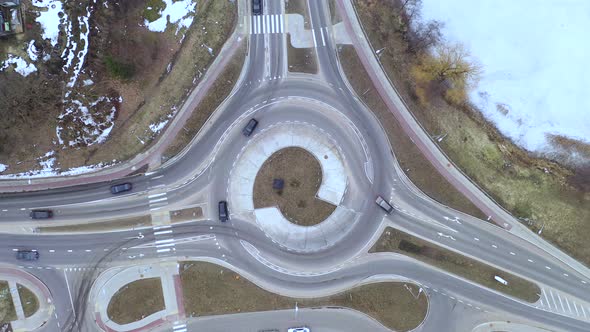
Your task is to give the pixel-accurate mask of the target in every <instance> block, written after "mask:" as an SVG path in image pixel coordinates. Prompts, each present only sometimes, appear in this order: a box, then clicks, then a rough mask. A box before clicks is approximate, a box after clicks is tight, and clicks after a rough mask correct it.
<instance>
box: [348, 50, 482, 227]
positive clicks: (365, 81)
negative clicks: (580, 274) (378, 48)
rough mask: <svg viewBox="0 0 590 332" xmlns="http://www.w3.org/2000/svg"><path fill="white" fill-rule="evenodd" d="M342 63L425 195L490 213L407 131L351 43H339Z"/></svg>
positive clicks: (474, 212)
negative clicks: (455, 183)
mask: <svg viewBox="0 0 590 332" xmlns="http://www.w3.org/2000/svg"><path fill="white" fill-rule="evenodd" d="M338 50H339V52H338V55H339V57H340V64H341V65H342V68H343V69H344V72H345V74H346V77H347V79H348V81H349V82H350V84H351V85H352V87H353V89H354V90H355V92H356V94H357V95H358V96H359V97H360V98H361V99H362V101H363V102H364V103H365V105H367V106H368V108H369V109H370V110H371V111H372V112H373V114H375V116H377V118H378V119H379V122H381V125H382V126H383V128H384V129H385V133H386V134H387V136H388V137H389V142H390V143H391V145H392V148H393V151H394V153H395V157H396V159H397V160H398V162H399V164H400V166H401V168H402V169H403V170H404V173H405V174H406V175H407V176H408V178H410V180H411V181H412V182H413V183H414V184H415V185H416V186H417V187H418V188H420V190H422V191H423V192H424V193H425V194H426V195H428V196H430V197H431V198H433V199H434V200H436V201H438V202H440V203H442V204H444V205H447V206H449V207H451V208H453V209H456V210H459V211H462V212H465V213H467V214H470V215H472V216H476V217H478V218H481V219H486V218H487V216H486V215H485V214H484V213H483V212H481V211H480V210H479V209H478V208H477V207H476V206H475V205H473V203H471V201H470V200H468V199H467V198H466V197H465V196H464V195H463V194H461V193H460V192H459V191H458V190H457V189H455V187H453V186H452V185H451V184H450V183H449V182H448V181H447V180H446V179H445V178H444V177H443V176H442V175H440V173H438V171H437V170H436V169H435V168H434V166H432V164H431V163H430V162H429V161H428V160H427V159H426V158H425V157H424V156H423V155H422V152H420V150H419V149H418V147H417V146H416V144H415V143H414V142H412V140H411V139H410V138H409V137H408V135H406V134H405V133H404V131H403V129H402V127H401V125H400V124H399V122H398V120H397V119H396V118H395V116H393V114H392V113H391V112H390V111H389V109H388V108H387V105H385V102H383V99H381V96H380V95H379V93H378V92H377V90H375V88H374V87H373V84H372V82H371V79H370V77H369V75H368V74H367V72H366V71H365V68H364V67H363V65H362V63H361V62H360V59H359V58H358V55H357V54H356V51H355V50H354V48H353V47H352V46H341V47H339V49H338Z"/></svg>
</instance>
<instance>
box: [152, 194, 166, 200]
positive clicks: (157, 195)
mask: <svg viewBox="0 0 590 332" xmlns="http://www.w3.org/2000/svg"><path fill="white" fill-rule="evenodd" d="M160 196H166V193H159V194H153V195H149V196H148V198H149V199H152V198H156V197H160Z"/></svg>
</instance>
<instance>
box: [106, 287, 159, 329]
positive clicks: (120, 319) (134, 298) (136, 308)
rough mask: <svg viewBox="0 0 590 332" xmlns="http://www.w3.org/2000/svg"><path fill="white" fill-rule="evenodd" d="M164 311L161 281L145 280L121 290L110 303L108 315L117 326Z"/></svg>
mask: <svg viewBox="0 0 590 332" xmlns="http://www.w3.org/2000/svg"><path fill="white" fill-rule="evenodd" d="M164 309H165V305H164V293H163V292H162V282H161V279H160V278H145V279H140V280H136V281H133V282H131V283H128V284H127V285H125V286H123V287H122V288H121V289H119V290H118V291H117V292H116V293H115V294H114V295H113V297H112V298H111V300H110V302H109V305H108V307H107V315H108V318H109V319H110V320H112V321H113V322H115V323H117V324H128V323H132V322H136V321H139V320H141V319H143V318H145V317H147V316H149V315H151V314H153V313H156V312H158V311H161V310H164Z"/></svg>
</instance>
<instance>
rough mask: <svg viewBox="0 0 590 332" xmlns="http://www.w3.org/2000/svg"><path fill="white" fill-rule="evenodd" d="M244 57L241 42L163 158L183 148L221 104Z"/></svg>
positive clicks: (165, 158) (237, 75) (243, 47)
mask: <svg viewBox="0 0 590 332" xmlns="http://www.w3.org/2000/svg"><path fill="white" fill-rule="evenodd" d="M245 58H246V45H245V44H244V43H242V45H241V46H240V50H238V52H236V54H235V55H234V58H233V59H232V60H231V61H230V62H229V63H228V64H227V66H226V67H225V69H224V71H223V73H221V75H220V76H219V77H218V78H217V80H216V81H215V83H213V86H212V87H211V89H209V92H208V93H207V95H206V96H205V97H204V98H203V100H202V101H201V103H199V105H198V106H197V107H196V108H195V109H194V110H193V112H192V114H191V116H190V117H189V119H188V120H187V121H186V123H185V125H184V127H183V130H182V131H180V132H179V133H178V135H176V137H175V138H174V141H173V142H172V143H171V144H170V146H169V147H168V148H167V149H166V151H164V153H163V155H162V159H163V160H168V159H170V158H172V157H174V156H175V155H177V154H178V153H179V152H180V151H182V149H183V148H185V147H186V146H187V145H188V144H189V143H190V141H191V140H192V139H193V137H195V135H197V133H198V132H199V130H200V129H201V128H202V127H203V125H204V124H205V122H206V121H207V119H209V117H210V116H211V114H213V112H214V111H215V110H216V109H217V108H218V107H219V105H221V103H222V102H223V101H224V100H225V98H227V96H228V95H229V94H230V92H231V91H232V89H233V87H234V85H235V83H236V81H237V80H238V78H239V77H240V73H241V71H242V66H243V65H244V59H245Z"/></svg>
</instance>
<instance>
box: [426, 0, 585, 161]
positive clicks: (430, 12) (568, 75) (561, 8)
mask: <svg viewBox="0 0 590 332" xmlns="http://www.w3.org/2000/svg"><path fill="white" fill-rule="evenodd" d="M422 16H423V19H425V20H431V19H435V20H439V21H442V22H444V23H445V29H444V30H443V34H444V35H445V38H446V39H447V40H448V41H453V42H455V41H458V42H461V43H464V44H465V45H466V46H467V49H469V50H470V51H471V53H472V55H473V56H474V58H475V59H476V60H477V61H478V62H479V63H481V65H482V67H483V75H482V79H481V81H480V82H479V85H478V87H477V89H476V90H475V91H473V92H472V93H471V99H472V101H473V102H474V103H475V104H476V105H477V106H478V107H479V108H480V109H481V110H482V112H483V113H484V115H485V116H486V117H487V118H488V119H490V120H492V121H493V122H495V123H496V124H497V126H498V128H499V130H500V131H501V132H502V133H504V134H505V135H507V136H509V137H511V138H512V139H513V140H514V141H515V142H516V143H517V144H519V145H520V146H522V147H524V148H526V149H528V150H530V151H536V152H551V150H552V149H553V148H552V147H551V146H549V145H548V141H547V139H546V134H554V135H562V136H566V137H569V138H573V139H577V140H582V141H585V142H586V143H590V98H588V91H589V90H588V89H589V86H590V66H588V59H590V46H589V45H590V44H588V42H587V40H588V36H587V35H588V31H590V1H587V0H519V1H513V0H478V1H473V0H445V1H441V0H423V11H422ZM502 110H504V111H502ZM506 110H507V111H508V112H507V113H506Z"/></svg>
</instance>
